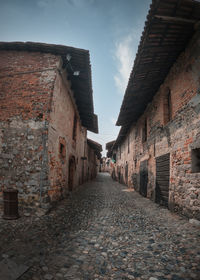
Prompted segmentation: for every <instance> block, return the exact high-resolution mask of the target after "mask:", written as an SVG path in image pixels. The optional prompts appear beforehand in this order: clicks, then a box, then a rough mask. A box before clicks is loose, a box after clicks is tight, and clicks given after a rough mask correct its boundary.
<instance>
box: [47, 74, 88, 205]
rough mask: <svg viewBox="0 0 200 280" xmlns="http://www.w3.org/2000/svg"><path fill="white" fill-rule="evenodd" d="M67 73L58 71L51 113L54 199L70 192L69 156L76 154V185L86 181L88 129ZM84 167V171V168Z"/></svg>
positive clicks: (50, 160) (51, 180) (50, 153)
mask: <svg viewBox="0 0 200 280" xmlns="http://www.w3.org/2000/svg"><path fill="white" fill-rule="evenodd" d="M66 76H67V75H66V73H65V72H64V71H63V73H61V72H60V73H58V75H57V77H56V82H55V86H54V93H53V100H52V107H51V113H50V125H49V131H48V134H49V137H48V157H49V168H50V173H49V179H50V190H49V195H50V197H51V200H53V201H56V200H58V199H60V198H62V197H64V196H66V194H67V193H68V192H69V186H68V179H69V160H70V158H71V157H74V160H75V170H74V171H75V172H74V176H73V181H74V182H73V188H75V187H77V186H78V185H79V184H80V183H82V182H83V181H84V178H83V176H85V161H84V160H82V159H81V158H82V157H84V155H85V145H86V137H87V130H86V128H84V127H82V126H81V122H80V118H79V115H78V111H77V109H76V105H75V102H74V101H73V97H72V96H73V93H72V91H71V89H70V82H69V81H68V80H67V78H66ZM75 114H76V116H77V126H76V140H74V139H73V126H74V115H75ZM60 143H62V144H63V145H64V149H65V151H64V155H63V156H61V154H60ZM83 170H84V171H83Z"/></svg>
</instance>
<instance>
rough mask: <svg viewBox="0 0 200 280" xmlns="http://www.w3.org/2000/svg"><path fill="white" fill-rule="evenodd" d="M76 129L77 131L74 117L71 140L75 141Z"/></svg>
mask: <svg viewBox="0 0 200 280" xmlns="http://www.w3.org/2000/svg"><path fill="white" fill-rule="evenodd" d="M76 129H77V116H76V114H75V115H74V124H73V136H72V139H73V140H74V141H76Z"/></svg>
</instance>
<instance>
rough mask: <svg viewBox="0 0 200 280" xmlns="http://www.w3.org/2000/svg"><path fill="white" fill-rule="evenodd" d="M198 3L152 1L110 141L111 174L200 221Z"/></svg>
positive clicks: (199, 36)
mask: <svg viewBox="0 0 200 280" xmlns="http://www.w3.org/2000/svg"><path fill="white" fill-rule="evenodd" d="M199 21H200V3H199V2H197V1H189V0H188V1H182V2H180V1H165V0H159V1H153V3H152V5H151V8H150V11H149V14H148V16H147V22H146V23H145V28H144V32H143V34H142V37H141V41H140V44H139V47H138V52H137V55H136V58H135V62H134V66H133V70H132V72H131V75H130V79H129V82H128V86H127V89H126V92H125V96H124V99H123V103H122V106H121V110H120V114H119V117H118V120H117V125H120V126H121V130H120V132H119V135H118V137H117V139H116V141H115V143H114V144H113V145H112V147H109V154H110V155H111V156H112V157H113V158H116V164H115V166H114V167H113V170H112V172H114V174H115V176H114V177H116V179H117V180H118V181H120V182H123V183H126V184H127V185H128V186H132V187H134V188H135V190H137V191H138V192H140V194H141V195H143V196H145V197H148V198H150V199H152V200H153V201H155V202H157V203H159V204H161V205H165V206H167V207H169V208H170V209H171V210H176V211H179V212H180V213H182V214H184V215H186V216H188V217H194V218H197V219H200V23H199Z"/></svg>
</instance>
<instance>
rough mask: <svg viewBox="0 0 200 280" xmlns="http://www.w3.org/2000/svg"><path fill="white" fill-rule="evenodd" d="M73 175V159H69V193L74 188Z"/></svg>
mask: <svg viewBox="0 0 200 280" xmlns="http://www.w3.org/2000/svg"><path fill="white" fill-rule="evenodd" d="M74 174H75V159H74V157H71V158H70V160H69V177H68V187H69V191H72V189H73V186H74Z"/></svg>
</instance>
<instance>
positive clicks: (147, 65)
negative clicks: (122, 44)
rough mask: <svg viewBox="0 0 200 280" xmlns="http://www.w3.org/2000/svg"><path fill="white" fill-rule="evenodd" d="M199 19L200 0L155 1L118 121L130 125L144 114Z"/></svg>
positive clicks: (118, 123)
mask: <svg viewBox="0 0 200 280" xmlns="http://www.w3.org/2000/svg"><path fill="white" fill-rule="evenodd" d="M199 20H200V2H199V1H198V2H197V1H193V0H182V1H178V0H153V1H152V5H151V6H150V10H149V13H148V16H147V21H146V22H145V27H144V31H143V33H142V37H141V40H140V44H139V47H138V51H137V55H136V58H135V61H134V66H133V69H132V72H131V74H130V78H129V82H128V86H127V89H126V92H125V96H124V99H123V102H122V105H121V109H120V113H119V116H118V120H117V123H116V124H117V125H119V126H130V125H131V124H132V123H133V122H135V121H137V119H138V118H139V117H140V116H141V114H142V113H143V112H144V110H145V108H146V107H147V104H148V103H149V102H151V101H152V99H153V96H154V95H155V94H156V92H157V91H158V89H159V87H160V85H161V84H162V83H163V81H164V79H165V78H166V76H167V74H168V72H169V70H170V68H171V67H172V65H173V64H174V62H175V61H176V60H177V58H178V56H179V55H180V53H181V52H182V51H183V50H184V49H185V47H186V46H187V44H188V42H189V40H190V38H191V37H192V35H193V34H194V30H195V26H196V25H197V24H198V22H199ZM123 134H124V132H123ZM119 135H120V133H119Z"/></svg>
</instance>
